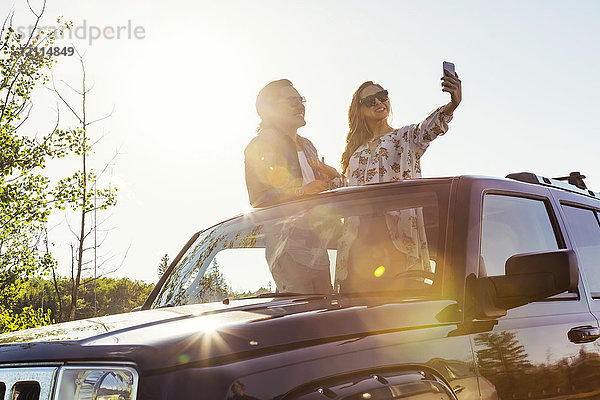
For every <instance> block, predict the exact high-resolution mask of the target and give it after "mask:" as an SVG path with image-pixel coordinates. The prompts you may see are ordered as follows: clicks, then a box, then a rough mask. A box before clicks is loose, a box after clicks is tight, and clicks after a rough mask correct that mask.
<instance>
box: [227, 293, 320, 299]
mask: <svg viewBox="0 0 600 400" xmlns="http://www.w3.org/2000/svg"><path fill="white" fill-rule="evenodd" d="M297 296H309V297H311V296H325V294H324V293H323V294H318V293H296V292H278V293H261V294H257V295H256V296H250V297H242V298H239V299H231V300H246V299H263V298H268V297H297Z"/></svg>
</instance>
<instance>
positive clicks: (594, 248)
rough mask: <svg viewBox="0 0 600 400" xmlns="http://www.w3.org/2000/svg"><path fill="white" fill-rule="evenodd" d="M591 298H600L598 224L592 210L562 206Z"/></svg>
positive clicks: (599, 234)
mask: <svg viewBox="0 0 600 400" xmlns="http://www.w3.org/2000/svg"><path fill="white" fill-rule="evenodd" d="M563 210H564V212H565V216H566V217H567V223H568V224H569V228H570V230H569V231H570V232H571V235H572V239H573V241H574V242H575V243H574V245H575V247H576V250H577V255H578V257H579V264H580V266H579V267H580V268H582V269H583V271H584V274H585V276H586V278H587V282H588V285H589V287H590V292H592V297H594V298H600V224H599V223H598V214H597V213H596V212H595V211H593V210H588V209H585V208H578V207H572V206H566V205H563Z"/></svg>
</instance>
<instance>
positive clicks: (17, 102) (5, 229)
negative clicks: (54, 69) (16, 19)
mask: <svg viewBox="0 0 600 400" xmlns="http://www.w3.org/2000/svg"><path fill="white" fill-rule="evenodd" d="M32 11H33V10H32ZM42 13H43V10H42V11H41V12H40V13H39V14H36V13H35V12H34V14H35V16H36V21H35V27H37V25H38V22H39V21H40V18H41V15H42ZM11 18H12V16H9V18H7V19H6V20H5V21H4V24H3V25H2V29H1V30H0V320H1V321H3V322H2V324H0V325H1V326H0V331H2V332H4V331H8V330H15V329H22V328H25V327H30V326H35V325H40V324H44V323H47V322H48V319H47V318H46V317H45V316H44V315H45V314H44V313H43V312H41V311H40V312H38V311H37V310H32V309H26V311H24V314H23V315H17V314H14V313H12V311H11V308H12V307H11V306H12V304H13V302H14V300H15V299H16V298H17V297H18V296H19V295H20V294H21V292H22V288H23V285H24V284H25V282H26V281H27V280H28V279H29V277H30V276H32V275H33V274H35V273H36V272H39V271H43V270H45V269H47V268H49V267H50V266H52V265H53V263H54V262H53V260H52V257H50V255H49V254H48V253H47V252H46V251H45V250H44V246H43V242H44V241H43V236H44V235H43V232H44V224H45V222H46V220H47V218H48V215H49V214H50V211H51V209H52V206H53V200H54V199H53V197H52V195H51V189H50V188H49V184H50V182H49V179H48V178H47V177H46V176H44V175H43V173H42V170H43V169H44V167H45V166H46V163H47V161H48V160H50V159H53V158H58V157H63V156H65V155H67V154H68V153H69V151H70V144H69V135H68V134H67V133H65V132H61V131H59V130H57V129H56V128H57V127H56V126H55V127H54V128H53V129H51V131H50V132H49V133H48V134H46V135H44V136H42V137H33V136H32V135H27V134H21V130H22V126H23V123H24V122H25V121H26V119H27V117H28V116H29V113H30V111H31V109H32V103H31V94H32V92H33V90H34V88H35V87H36V86H38V85H40V84H43V83H44V82H46V81H47V80H48V79H47V74H48V71H49V70H50V68H51V66H52V64H53V63H54V61H53V60H52V58H51V57H50V56H47V55H46V56H44V55H43V54H42V53H41V52H39V51H37V49H39V48H40V47H42V46H48V45H51V44H52V43H53V41H54V39H55V37H56V36H57V35H58V34H59V33H60V32H59V31H54V32H46V33H37V34H36V33H35V32H36V30H35V29H34V30H33V31H32V34H31V35H29V36H23V35H21V34H18V33H17V32H15V30H14V29H13V28H12V26H11V21H12V19H11ZM58 22H59V23H60V20H59V21H58ZM69 27H70V26H69V25H63V28H69Z"/></svg>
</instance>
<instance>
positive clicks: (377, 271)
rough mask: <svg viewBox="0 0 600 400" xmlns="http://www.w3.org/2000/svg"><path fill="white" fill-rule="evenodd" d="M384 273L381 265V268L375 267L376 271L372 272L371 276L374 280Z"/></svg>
mask: <svg viewBox="0 0 600 400" xmlns="http://www.w3.org/2000/svg"><path fill="white" fill-rule="evenodd" d="M384 273H385V267H384V266H383V265H381V266H379V267H377V269H375V271H374V272H373V275H375V277H376V278H379V277H380V276H381V275H383V274H384Z"/></svg>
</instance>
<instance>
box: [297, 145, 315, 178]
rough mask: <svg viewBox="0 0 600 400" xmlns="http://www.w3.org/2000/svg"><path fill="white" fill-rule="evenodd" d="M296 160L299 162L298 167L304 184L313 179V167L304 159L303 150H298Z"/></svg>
mask: <svg viewBox="0 0 600 400" xmlns="http://www.w3.org/2000/svg"><path fill="white" fill-rule="evenodd" d="M298 161H299V162H300V169H301V170H302V179H304V184H305V185H306V184H307V183H310V182H312V181H314V180H315V173H314V171H313V169H312V168H311V167H310V164H309V163H308V160H307V159H306V155H305V154H304V152H303V151H299V152H298Z"/></svg>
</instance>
